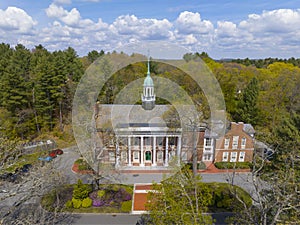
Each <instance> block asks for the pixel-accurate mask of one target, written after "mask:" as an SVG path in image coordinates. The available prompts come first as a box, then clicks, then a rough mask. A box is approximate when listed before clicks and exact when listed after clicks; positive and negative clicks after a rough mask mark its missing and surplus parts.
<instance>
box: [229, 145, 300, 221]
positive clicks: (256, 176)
mask: <svg viewBox="0 0 300 225" xmlns="http://www.w3.org/2000/svg"><path fill="white" fill-rule="evenodd" d="M277 151H278V150H277ZM274 154H276V150H275V151H274ZM269 157H270V155H268V156H267V155H264V154H261V153H259V154H255V155H254V160H253V169H252V172H251V174H250V176H249V180H248V181H245V182H247V183H248V185H251V186H252V187H253V188H252V192H251V193H250V194H251V197H252V201H253V204H252V205H251V206H249V205H247V204H246V203H245V202H244V201H243V200H242V199H241V198H239V196H238V195H237V194H235V196H236V198H237V199H238V201H239V202H240V203H242V205H243V208H241V209H238V210H239V211H238V212H236V214H235V216H234V217H233V218H232V219H231V220H232V221H233V222H236V223H239V224H262V225H275V224H286V223H288V224H299V222H300V220H299V218H300V217H299V216H300V203H299V199H300V189H299V188H300V186H299V160H297V158H296V157H295V155H293V153H292V151H291V152H290V154H289V156H288V157H287V158H286V161H285V164H284V165H283V166H282V167H281V168H280V170H268V167H269V165H270V164H271V162H270V161H269ZM272 163H275V162H272ZM230 181H231V183H232V184H233V182H234V176H232V177H231V180H230Z"/></svg>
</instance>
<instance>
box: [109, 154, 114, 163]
mask: <svg viewBox="0 0 300 225" xmlns="http://www.w3.org/2000/svg"><path fill="white" fill-rule="evenodd" d="M108 156H109V161H110V162H114V161H115V152H109V153H108Z"/></svg>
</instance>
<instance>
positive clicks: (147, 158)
mask: <svg viewBox="0 0 300 225" xmlns="http://www.w3.org/2000/svg"><path fill="white" fill-rule="evenodd" d="M146 161H151V152H149V151H147V152H146Z"/></svg>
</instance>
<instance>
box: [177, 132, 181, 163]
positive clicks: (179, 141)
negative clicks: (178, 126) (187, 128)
mask: <svg viewBox="0 0 300 225" xmlns="http://www.w3.org/2000/svg"><path fill="white" fill-rule="evenodd" d="M180 155H181V136H178V137H177V160H178V162H177V163H178V165H179V164H180V160H181V159H180Z"/></svg>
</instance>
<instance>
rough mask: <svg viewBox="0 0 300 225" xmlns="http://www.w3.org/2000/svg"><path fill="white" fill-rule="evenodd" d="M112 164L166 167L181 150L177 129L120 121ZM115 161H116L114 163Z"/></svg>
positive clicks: (160, 125)
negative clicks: (114, 159) (115, 152)
mask: <svg viewBox="0 0 300 225" xmlns="http://www.w3.org/2000/svg"><path fill="white" fill-rule="evenodd" d="M116 135H117V142H118V144H117V146H118V147H117V148H118V149H117V154H116V166H117V167H122V166H133V167H134V166H139V167H144V166H168V165H169V161H170V160H171V159H172V157H174V156H177V157H178V159H179V157H180V153H181V129H172V130H170V129H169V128H168V127H165V126H164V125H162V124H143V123H142V124H120V125H119V127H118V128H117V129H116ZM117 162H119V163H117Z"/></svg>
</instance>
